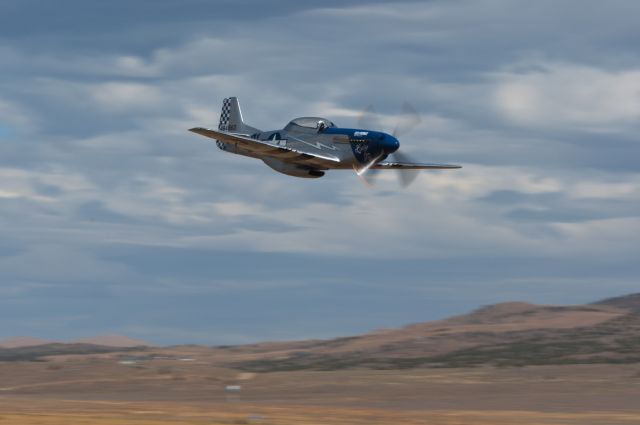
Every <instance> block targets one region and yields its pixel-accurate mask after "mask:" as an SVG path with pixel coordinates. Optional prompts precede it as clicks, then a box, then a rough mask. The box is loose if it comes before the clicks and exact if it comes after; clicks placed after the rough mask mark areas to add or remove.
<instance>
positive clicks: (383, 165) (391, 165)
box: [371, 162, 462, 170]
mask: <svg viewBox="0 0 640 425" xmlns="http://www.w3.org/2000/svg"><path fill="white" fill-rule="evenodd" d="M454 168H462V166H461V165H453V164H421V163H414V162H378V163H377V164H374V165H372V166H371V169H373V170H450V169H454Z"/></svg>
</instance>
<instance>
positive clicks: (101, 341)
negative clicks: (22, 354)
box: [0, 334, 152, 349]
mask: <svg viewBox="0 0 640 425" xmlns="http://www.w3.org/2000/svg"><path fill="white" fill-rule="evenodd" d="M50 344H89V345H100V346H103V347H112V348H132V347H151V346H152V344H149V343H148V342H145V341H142V340H139V339H134V338H129V337H128V336H125V335H117V334H108V335H99V336H94V337H87V338H81V339H78V340H75V341H70V342H65V341H52V340H46V339H40V338H33V337H30V336H18V337H12V338H7V339H4V340H0V348H4V349H10V348H26V347H37V346H40V345H50Z"/></svg>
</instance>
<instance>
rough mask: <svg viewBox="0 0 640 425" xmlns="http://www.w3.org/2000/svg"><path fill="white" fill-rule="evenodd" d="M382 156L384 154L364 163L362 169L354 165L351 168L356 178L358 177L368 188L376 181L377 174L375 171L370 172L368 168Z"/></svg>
mask: <svg viewBox="0 0 640 425" xmlns="http://www.w3.org/2000/svg"><path fill="white" fill-rule="evenodd" d="M383 156H384V153H381V154H380V155H378V156H376V157H375V158H373V159H372V160H371V161H369V162H368V163H366V164H365V165H364V167H361V168H356V166H355V165H354V166H353V170H354V171H355V172H356V175H357V176H358V177H360V178H361V179H362V181H364V182H365V184H366V185H367V186H370V187H371V186H373V183H374V181H375V179H376V175H377V174H378V173H377V170H371V169H370V168H371V167H372V166H373V165H374V164H375V163H376V162H378V161H380V160H381V159H382V157H383Z"/></svg>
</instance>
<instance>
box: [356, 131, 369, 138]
mask: <svg viewBox="0 0 640 425" xmlns="http://www.w3.org/2000/svg"><path fill="white" fill-rule="evenodd" d="M368 135H369V132H368V131H354V132H353V137H364V136H368Z"/></svg>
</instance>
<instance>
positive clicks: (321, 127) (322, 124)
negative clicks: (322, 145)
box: [316, 120, 327, 133]
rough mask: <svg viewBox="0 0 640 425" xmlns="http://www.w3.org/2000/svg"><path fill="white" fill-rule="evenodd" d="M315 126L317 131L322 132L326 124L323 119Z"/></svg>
mask: <svg viewBox="0 0 640 425" xmlns="http://www.w3.org/2000/svg"><path fill="white" fill-rule="evenodd" d="M316 128H317V129H318V133H322V132H323V131H324V129H325V128H327V125H326V124H325V123H324V121H322V120H320V121H318V123H317V124H316Z"/></svg>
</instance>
